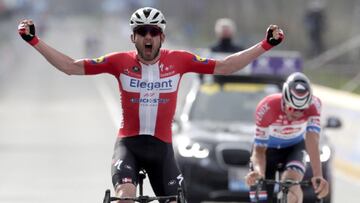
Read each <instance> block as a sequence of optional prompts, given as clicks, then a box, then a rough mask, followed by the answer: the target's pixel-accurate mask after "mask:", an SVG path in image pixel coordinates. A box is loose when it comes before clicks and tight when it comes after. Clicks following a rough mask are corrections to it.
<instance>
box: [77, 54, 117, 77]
mask: <svg viewBox="0 0 360 203" xmlns="http://www.w3.org/2000/svg"><path fill="white" fill-rule="evenodd" d="M115 57H117V55H116V54H108V55H105V56H101V57H98V58H95V59H85V60H84V69H85V74H86V75H96V74H101V73H109V74H112V75H116V72H117V71H116V69H115V66H114V65H113V64H114V63H113V61H114V58H115Z"/></svg>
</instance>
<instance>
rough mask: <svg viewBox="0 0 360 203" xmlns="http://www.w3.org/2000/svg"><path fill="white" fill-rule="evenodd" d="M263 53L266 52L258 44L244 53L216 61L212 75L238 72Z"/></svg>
mask: <svg viewBox="0 0 360 203" xmlns="http://www.w3.org/2000/svg"><path fill="white" fill-rule="evenodd" d="M265 52H266V50H265V49H264V48H263V47H262V46H261V44H260V43H259V44H256V45H254V46H252V47H250V48H248V49H246V50H244V51H240V52H237V53H235V54H232V55H230V56H228V57H226V58H225V59H223V60H217V61H216V65H215V70H214V74H221V75H228V74H231V73H234V72H236V71H239V70H241V69H243V68H244V67H245V66H246V65H248V64H249V63H250V62H251V61H253V60H254V59H256V58H257V57H258V56H260V55H261V54H263V53H265Z"/></svg>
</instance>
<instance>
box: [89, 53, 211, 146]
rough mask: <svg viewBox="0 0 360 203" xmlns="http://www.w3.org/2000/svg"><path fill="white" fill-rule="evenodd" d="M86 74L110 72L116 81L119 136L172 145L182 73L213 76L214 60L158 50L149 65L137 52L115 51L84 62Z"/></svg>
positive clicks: (190, 54)
mask: <svg viewBox="0 0 360 203" xmlns="http://www.w3.org/2000/svg"><path fill="white" fill-rule="evenodd" d="M84 64H85V65H84V68H85V74H87V75H93V74H100V73H110V74H112V75H114V76H115V78H116V79H117V80H118V82H119V89H120V94H121V105H122V109H123V111H122V112H123V113H122V114H123V115H122V116H123V121H122V123H121V127H120V130H119V136H120V137H130V136H136V135H140V134H146V135H152V136H155V137H157V138H159V139H160V140H162V141H164V142H167V143H171V142H172V139H171V123H172V120H173V116H174V113H175V109H176V99H177V91H178V85H179V82H180V79H181V77H182V75H183V74H184V73H187V72H195V73H204V74H212V73H213V72H214V68H215V61H214V60H210V59H204V58H200V57H198V56H196V55H194V54H192V53H189V52H186V51H171V50H166V49H161V50H160V59H159V60H158V61H157V62H156V63H154V64H150V65H146V64H143V63H141V62H140V61H139V60H138V59H137V52H136V51H129V52H116V53H111V54H108V55H106V56H103V57H100V58H97V59H93V60H90V59H86V60H85V61H84Z"/></svg>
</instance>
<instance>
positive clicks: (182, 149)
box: [177, 137, 209, 159]
mask: <svg viewBox="0 0 360 203" xmlns="http://www.w3.org/2000/svg"><path fill="white" fill-rule="evenodd" d="M177 147H178V151H179V154H180V155H181V156H183V157H194V158H198V159H203V158H206V157H208V156H209V149H207V148H206V147H204V146H202V145H201V144H200V143H198V142H191V140H190V139H189V138H188V137H178V138H177Z"/></svg>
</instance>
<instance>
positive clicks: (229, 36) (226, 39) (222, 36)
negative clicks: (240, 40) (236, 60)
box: [210, 18, 244, 53]
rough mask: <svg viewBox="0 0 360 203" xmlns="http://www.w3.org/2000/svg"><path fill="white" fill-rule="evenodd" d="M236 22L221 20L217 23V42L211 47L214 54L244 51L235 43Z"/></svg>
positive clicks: (227, 19) (226, 19)
mask: <svg viewBox="0 0 360 203" xmlns="http://www.w3.org/2000/svg"><path fill="white" fill-rule="evenodd" d="M236 31H237V30H236V25H235V22H234V21H233V20H231V19H229V18H220V19H218V20H217V21H216V23H215V34H216V37H217V42H216V43H215V44H214V45H212V46H211V47H210V50H211V51H212V52H225V53H235V52H238V51H241V50H243V49H244V48H243V47H242V46H239V45H237V44H236V43H234V40H233V39H234V37H235V35H236Z"/></svg>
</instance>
